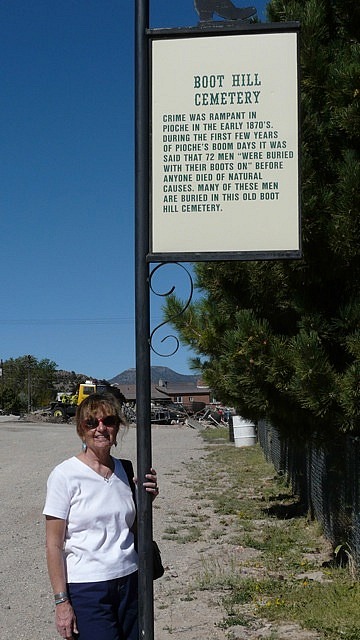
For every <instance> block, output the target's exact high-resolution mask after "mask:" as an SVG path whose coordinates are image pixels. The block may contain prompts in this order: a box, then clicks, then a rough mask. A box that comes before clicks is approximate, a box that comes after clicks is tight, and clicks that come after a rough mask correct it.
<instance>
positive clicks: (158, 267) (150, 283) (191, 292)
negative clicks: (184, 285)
mask: <svg viewBox="0 0 360 640" xmlns="http://www.w3.org/2000/svg"><path fill="white" fill-rule="evenodd" d="M168 264H173V265H176V266H178V267H181V269H183V270H184V271H185V272H186V274H187V276H188V278H189V285H190V293H189V295H188V298H187V300H186V302H185V304H184V306H183V307H182V309H181V310H180V311H179V312H178V313H176V314H175V315H174V316H172V317H170V318H169V319H168V320H164V322H161V323H160V324H159V325H158V326H157V327H155V329H153V330H152V332H151V334H150V338H149V344H150V348H151V350H152V351H153V352H154V353H156V355H158V356H161V357H163V358H169V357H170V356H173V355H174V354H175V353H176V352H177V351H178V349H179V347H180V342H179V339H178V338H177V336H175V335H173V334H169V335H167V336H165V337H164V338H163V339H162V340H160V342H161V343H163V342H165V341H166V340H175V349H173V351H171V353H159V351H157V350H156V349H155V347H154V346H153V336H154V334H155V333H156V332H157V331H159V329H161V327H163V326H164V325H166V324H168V323H169V322H171V321H172V320H174V319H175V318H179V317H180V316H182V315H183V313H185V311H186V309H187V308H188V307H189V305H190V303H191V300H192V296H193V291H194V283H193V279H192V277H191V274H190V272H189V271H188V269H187V268H186V267H184V265H183V264H181V263H180V262H172V263H163V262H162V263H161V264H158V265H157V266H156V267H155V268H154V269H153V270H152V271H151V273H150V277H149V287H150V290H151V291H152V293H154V294H155V295H156V296H159V297H161V298H166V297H167V296H171V295H172V294H173V293H174V291H175V289H176V285H173V286H172V287H171V289H169V291H165V292H164V293H160V292H159V291H156V290H155V289H154V287H153V277H154V275H155V273H157V271H158V270H159V269H160V268H161V267H166V266H167V265H168Z"/></svg>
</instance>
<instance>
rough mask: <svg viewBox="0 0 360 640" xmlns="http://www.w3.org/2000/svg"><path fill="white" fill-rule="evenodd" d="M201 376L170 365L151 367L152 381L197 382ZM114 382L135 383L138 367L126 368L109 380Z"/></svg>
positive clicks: (156, 382)
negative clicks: (180, 370) (172, 367)
mask: <svg viewBox="0 0 360 640" xmlns="http://www.w3.org/2000/svg"><path fill="white" fill-rule="evenodd" d="M199 377H200V376H196V375H185V374H182V373H177V372H176V371H173V370H172V369H169V368H168V367H151V382H152V383H153V384H158V383H159V380H162V381H163V382H168V383H171V384H172V383H180V384H181V383H184V382H192V383H196V381H197V380H198V379H199ZM109 382H111V383H112V384H135V383H136V369H126V371H123V372H122V373H119V374H118V375H117V376H115V377H114V378H111V380H109Z"/></svg>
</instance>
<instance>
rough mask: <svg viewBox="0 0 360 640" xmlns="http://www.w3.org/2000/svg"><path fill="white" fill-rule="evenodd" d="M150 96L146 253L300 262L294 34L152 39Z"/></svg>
mask: <svg viewBox="0 0 360 640" xmlns="http://www.w3.org/2000/svg"><path fill="white" fill-rule="evenodd" d="M151 91H152V95H151V145H150V146H151V176H152V178H151V225H150V226H151V229H150V255H151V256H153V257H154V258H156V257H158V256H161V258H162V259H165V260H166V259H169V260H170V259H173V258H175V259H177V260H182V259H183V260H189V261H191V260H199V259H200V260H206V259H208V258H209V257H210V255H211V256H212V259H214V255H213V254H229V255H230V257H231V258H232V259H252V258H253V259H255V258H257V257H266V254H267V253H269V254H271V256H273V257H277V256H278V257H299V255H300V205H299V199H300V198H299V148H298V147H299V131H298V106H299V105H298V101H299V98H298V33H297V30H296V29H295V30H289V31H286V30H284V29H283V30H280V31H278V32H254V33H235V34H234V33H225V34H220V35H218V34H217V35H201V37H199V36H197V37H195V36H192V37H181V38H179V37H176V36H174V37H166V36H165V37H164V36H163V37H159V38H153V39H152V41H151ZM218 259H226V255H219V258H218Z"/></svg>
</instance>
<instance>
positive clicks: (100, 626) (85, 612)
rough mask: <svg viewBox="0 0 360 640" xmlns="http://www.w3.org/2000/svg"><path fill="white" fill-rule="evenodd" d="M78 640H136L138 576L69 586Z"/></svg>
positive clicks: (137, 634)
mask: <svg viewBox="0 0 360 640" xmlns="http://www.w3.org/2000/svg"><path fill="white" fill-rule="evenodd" d="M68 589H69V596H70V600H71V604H72V606H73V609H74V611H75V615H76V620H77V625H78V630H79V635H78V636H76V637H77V638H78V639H79V640H138V637H139V631H138V574H137V571H136V572H135V573H132V574H131V575H129V576H125V577H124V578H116V579H115V580H106V581H104V582H85V583H72V584H69V585H68Z"/></svg>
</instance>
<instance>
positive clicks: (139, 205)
mask: <svg viewBox="0 0 360 640" xmlns="http://www.w3.org/2000/svg"><path fill="white" fill-rule="evenodd" d="M148 27H149V0H136V3H135V334H136V423H137V475H138V478H139V483H138V554H139V640H153V638H154V596H153V566H152V506H151V498H150V496H149V495H148V494H147V493H146V491H145V490H144V489H143V487H142V482H143V478H144V476H145V473H148V471H149V469H150V467H151V376H150V344H149V338H150V289H149V266H148V264H147V261H146V256H147V254H148V250H149V58H148V42H147V37H146V29H147V28H148Z"/></svg>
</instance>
